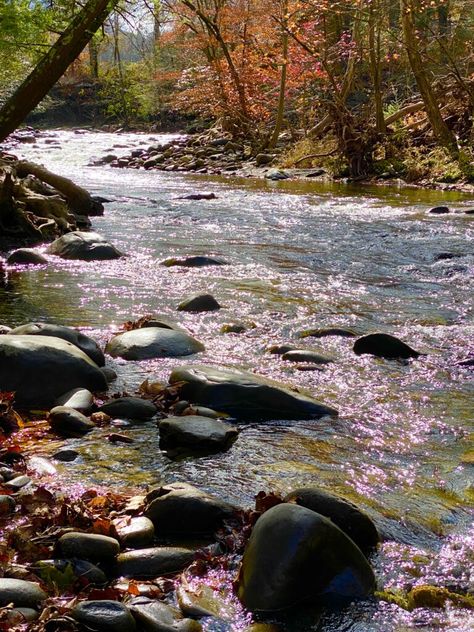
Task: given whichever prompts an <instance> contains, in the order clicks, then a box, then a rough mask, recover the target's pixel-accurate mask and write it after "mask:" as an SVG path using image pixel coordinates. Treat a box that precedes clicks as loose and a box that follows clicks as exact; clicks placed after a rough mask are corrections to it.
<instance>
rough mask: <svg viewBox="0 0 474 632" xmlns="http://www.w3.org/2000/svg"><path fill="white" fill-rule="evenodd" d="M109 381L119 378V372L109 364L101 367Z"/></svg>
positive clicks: (108, 382)
mask: <svg viewBox="0 0 474 632" xmlns="http://www.w3.org/2000/svg"><path fill="white" fill-rule="evenodd" d="M100 370H101V371H102V373H103V375H104V377H105V379H106V381H107V384H110V382H113V381H114V380H116V379H117V373H116V372H115V371H114V370H113V369H112V368H110V367H109V366H103V367H101V369H100Z"/></svg>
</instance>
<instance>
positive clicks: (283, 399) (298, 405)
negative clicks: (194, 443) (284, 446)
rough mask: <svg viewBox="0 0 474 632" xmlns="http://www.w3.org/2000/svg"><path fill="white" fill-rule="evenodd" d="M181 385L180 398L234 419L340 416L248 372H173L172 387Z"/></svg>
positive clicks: (206, 369) (198, 369)
mask: <svg viewBox="0 0 474 632" xmlns="http://www.w3.org/2000/svg"><path fill="white" fill-rule="evenodd" d="M180 382H182V383H183V384H182V385H181V386H180V387H179V396H180V397H181V398H183V399H186V400H188V401H190V402H192V403H193V404H198V405H201V406H207V407H209V408H212V409H214V410H218V411H222V412H224V413H227V414H229V415H230V416H231V417H234V418H235V419H242V420H252V421H257V420H262V419H315V418H319V417H323V416H324V415H333V416H334V415H337V411H336V410H335V409H334V408H330V407H328V406H325V405H324V404H322V403H320V402H318V401H317V400H315V399H313V398H312V397H310V396H307V395H303V394H301V393H298V392H296V391H292V390H290V389H288V388H285V387H284V386H283V385H281V384H279V383H277V382H273V381H271V380H267V379H266V378H264V377H261V376H258V375H254V374H253V373H247V372H245V371H234V370H230V369H216V368H213V367H208V366H195V367H192V366H191V367H183V368H178V369H175V370H174V371H172V373H171V376H170V383H171V384H177V383H180Z"/></svg>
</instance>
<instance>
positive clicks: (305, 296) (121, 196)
mask: <svg viewBox="0 0 474 632" xmlns="http://www.w3.org/2000/svg"><path fill="white" fill-rule="evenodd" d="M56 138H57V140H58V141H59V143H60V144H59V145H58V146H55V145H51V144H45V142H44V139H41V140H39V141H38V144H37V145H36V146H22V147H21V148H20V149H18V150H17V151H16V153H17V154H18V155H20V156H21V157H26V158H28V159H31V160H34V161H36V162H40V163H43V164H45V165H46V166H47V167H48V168H50V169H52V170H53V171H56V172H58V173H61V174H63V175H66V176H68V177H70V178H72V179H73V180H74V181H76V182H77V183H79V184H82V185H83V186H85V187H86V188H88V190H89V191H91V193H93V194H95V195H102V196H104V197H107V198H109V199H111V200H113V201H112V203H110V204H107V205H106V212H105V215H104V216H103V217H99V218H93V228H94V229H95V230H96V231H97V232H99V233H101V234H102V235H104V236H105V237H107V238H108V239H110V241H111V242H112V243H114V244H115V245H116V246H118V247H119V248H120V249H122V250H123V251H125V252H126V253H128V256H127V257H126V258H124V259H120V260H118V261H113V262H95V263H83V262H67V261H61V260H59V259H58V260H56V259H54V258H53V257H52V258H51V263H50V265H48V266H47V267H43V268H39V269H32V268H31V269H25V268H23V269H21V268H18V269H16V270H13V271H11V273H10V275H9V285H8V287H7V289H0V323H5V324H8V325H10V326H13V325H17V324H22V323H25V322H29V321H32V320H42V321H46V322H53V323H59V324H65V325H70V326H76V327H80V328H82V329H83V330H84V331H85V332H86V333H88V334H89V335H91V336H92V337H94V338H96V339H97V340H99V341H100V342H102V343H103V342H105V341H106V340H107V339H108V338H109V337H110V336H111V334H112V333H113V332H114V331H116V330H117V328H118V326H119V325H120V324H121V323H122V322H124V321H126V320H130V319H135V318H138V317H140V316H142V315H144V314H164V315H167V316H169V317H174V318H175V319H176V320H177V321H178V322H180V323H181V324H182V325H184V326H185V327H187V328H188V329H189V331H191V332H192V333H193V335H195V336H196V337H197V338H198V339H199V340H201V341H202V342H204V344H205V345H206V349H207V351H206V352H205V353H203V354H200V355H199V357H195V358H192V357H191V358H185V359H183V360H176V359H173V360H168V359H165V360H157V361H151V362H141V363H134V362H128V363H127V362H121V361H119V362H117V361H111V362H110V365H111V366H113V367H114V368H115V369H116V370H117V372H118V374H119V379H118V381H117V382H115V383H114V384H113V386H112V389H113V391H124V390H127V391H129V392H132V391H134V390H135V389H136V388H137V387H138V385H139V384H140V383H141V382H142V381H143V380H144V379H145V378H149V379H158V380H166V378H167V376H168V374H169V372H170V369H171V368H173V367H175V366H178V365H184V364H190V363H205V364H213V365H216V366H219V365H220V366H234V367H238V368H243V369H247V370H251V371H256V372H258V373H260V374H263V375H266V376H269V377H272V378H274V379H277V380H280V381H283V382H286V383H288V384H291V385H294V386H298V387H302V388H305V389H307V390H308V391H310V392H311V393H312V394H314V395H315V396H316V397H318V398H319V399H321V400H322V401H323V402H324V403H327V404H329V405H332V406H335V407H336V408H338V409H339V411H340V417H339V418H338V419H337V420H324V419H323V420H321V421H307V422H278V423H272V422H267V423H265V424H247V425H245V426H242V432H241V434H240V436H239V439H238V441H237V442H236V443H235V444H234V446H233V447H232V448H231V449H230V451H229V452H227V453H224V454H221V455H214V456H210V457H204V458H187V459H184V460H181V461H171V460H169V459H168V458H167V457H165V456H163V454H162V453H161V452H160V450H159V447H158V433H157V430H156V426H155V424H154V423H153V422H152V423H149V424H148V425H143V424H140V425H128V426H125V427H122V428H120V432H123V433H125V434H128V435H129V436H130V437H132V438H133V439H134V443H133V444H129V445H126V444H124V445H122V444H119V445H112V444H109V443H108V442H106V441H104V440H103V434H104V432H101V431H97V433H96V434H95V436H94V435H92V436H91V435H89V436H88V437H87V440H79V439H78V440H70V441H68V445H71V446H74V447H76V448H77V449H78V450H79V451H80V454H81V459H80V460H79V461H76V462H75V463H73V464H66V465H61V466H60V468H59V472H60V475H63V476H65V477H67V480H68V481H69V482H70V483H76V484H84V485H85V486H93V485H94V484H106V485H126V486H127V485H128V486H142V485H143V486H144V485H154V484H157V483H160V482H165V481H166V482H170V481H172V480H186V481H188V482H190V483H193V484H195V485H198V486H200V487H203V488H205V489H207V490H210V491H212V492H215V493H216V494H220V495H222V496H224V497H225V498H227V499H229V500H231V501H235V502H237V503H239V504H242V505H245V506H249V505H250V504H251V503H252V501H253V496H254V495H255V494H256V493H257V492H258V491H259V490H262V489H263V490H267V491H270V490H273V491H278V492H288V491H289V490H291V489H292V488H295V487H300V486H304V485H318V486H321V487H323V488H324V489H327V490H328V491H332V492H335V493H339V494H342V495H344V496H345V497H347V498H349V499H351V500H353V501H355V502H356V503H358V504H359V505H360V506H361V507H362V508H364V509H365V510H367V511H368V512H369V513H370V515H371V516H372V517H373V518H374V519H375V520H376V521H377V524H378V526H379V527H380V528H381V530H382V531H383V533H384V534H385V535H386V536H390V537H391V538H393V540H388V539H387V541H386V542H385V543H384V544H383V545H382V547H381V550H380V552H379V554H378V555H377V556H376V557H375V559H374V560H373V562H374V565H375V567H376V569H377V575H378V578H379V580H380V585H381V586H384V587H385V588H393V589H397V588H406V587H407V586H409V585H416V584H422V583H434V584H437V585H442V586H448V587H454V588H456V587H458V588H459V587H460V588H463V589H466V588H467V587H468V586H469V582H471V589H472V581H473V578H472V573H473V567H474V532H473V530H472V519H473V511H472V510H473V501H474V494H473V479H474V476H473V472H474V451H473V443H472V440H473V436H474V434H473V433H474V428H473V426H474V423H473V422H474V416H473V398H474V370H473V368H472V367H471V368H461V367H457V366H456V363H457V362H458V361H459V360H461V359H463V358H465V357H467V356H468V355H469V354H471V355H472V354H473V353H474V335H473V333H474V311H473V307H474V304H473V296H474V274H473V273H474V216H473V215H465V214H463V212H462V211H463V210H466V209H468V208H471V207H474V200H473V199H472V198H471V199H470V198H469V197H468V196H466V195H462V194H459V193H444V192H435V191H424V190H416V189H407V188H404V189H403V188H396V187H390V188H389V187H364V188H362V187H360V188H358V187H350V186H347V185H342V184H341V185H336V184H318V183H312V182H309V181H299V182H295V181H290V182H288V181H286V182H279V183H272V182H265V181H257V180H253V179H252V180H250V179H248V180H246V179H242V178H218V177H212V178H211V177H204V176H200V177H197V176H191V175H184V174H177V173H162V172H158V171H152V172H146V171H143V170H141V171H136V170H131V169H122V170H116V169H115V170H114V169H110V168H108V167H87V166H86V165H87V163H88V162H89V161H90V159H91V158H92V157H99V156H101V155H103V154H104V153H119V154H120V152H122V153H127V152H129V151H130V148H133V147H140V146H145V147H146V146H148V145H151V144H154V143H155V142H156V141H158V140H160V139H163V137H160V136H156V135H155V136H153V137H149V136H146V135H136V134H135V135H134V134H119V135H114V134H105V133H101V134H95V133H86V134H74V133H73V132H58V133H57V135H56ZM117 145H122V147H117ZM123 145H126V147H123ZM114 146H115V147H114ZM204 191H205V192H213V193H215V194H216V195H217V199H215V200H207V201H206V200H201V201H190V200H183V199H178V198H179V197H180V196H183V195H186V194H189V193H196V192H204ZM439 204H446V205H448V206H450V208H451V209H452V212H451V214H449V215H444V216H436V215H429V214H427V211H428V209H429V208H431V207H432V206H435V205H439ZM442 253H452V254H453V255H455V256H454V257H452V258H439V255H440V254H442ZM191 254H213V255H218V256H221V257H223V258H225V259H226V260H227V261H228V262H229V263H230V265H228V266H222V267H218V268H215V267H214V268H212V267H211V268H201V269H199V268H192V269H185V268H165V267H162V266H160V265H159V262H160V261H161V260H163V259H165V258H167V257H170V256H182V255H191ZM53 259H54V261H53ZM203 290H205V291H207V292H210V293H212V294H213V295H214V296H215V297H216V298H217V299H218V300H219V302H220V303H221V304H222V305H224V306H225V308H224V309H222V310H220V311H219V312H213V313H208V314H185V313H179V316H178V315H177V313H176V307H177V305H178V303H179V302H180V301H181V300H182V299H183V298H184V297H186V296H187V295H189V294H192V293H194V292H198V291H203ZM232 322H243V323H244V324H245V323H255V324H256V327H255V328H253V329H249V330H248V331H247V332H246V333H243V334H240V335H237V334H221V333H220V328H221V326H222V325H223V324H225V323H232ZM325 326H342V327H351V328H353V329H354V330H356V331H357V332H360V333H366V332H374V331H385V332H388V333H393V334H395V335H398V336H400V337H401V338H402V339H403V340H404V341H406V342H407V343H409V344H410V345H411V346H413V347H414V348H415V349H417V350H418V351H422V352H424V353H426V354H427V355H425V356H422V357H420V359H418V360H415V361H412V362H409V363H401V362H396V361H387V360H378V359H375V358H372V357H370V356H360V357H358V356H356V355H355V354H354V353H353V352H352V341H351V340H349V339H345V338H338V337H330V338H323V339H321V340H315V339H311V338H308V339H306V340H304V341H299V342H298V340H297V338H296V334H297V332H298V331H301V330H303V329H308V328H311V327H325ZM277 343H278V344H280V343H290V344H293V345H295V346H301V347H311V348H316V349H319V350H321V351H322V352H327V353H330V354H331V355H334V356H336V358H337V361H336V362H335V363H333V364H330V365H327V366H325V367H324V370H323V371H311V372H303V371H299V370H297V368H296V366H295V365H292V364H290V363H284V362H282V361H281V359H280V358H279V357H278V356H275V355H270V354H268V353H265V351H264V350H265V348H266V347H267V346H268V345H270V344H277ZM58 445H59V442H57V443H56V442H55V443H54V444H52V443H50V444H48V445H44V446H42V449H43V453H44V454H46V455H48V454H51V453H52V452H53V451H54V450H55V449H56V448H57V447H58ZM315 570H317V569H315ZM245 621H246V617H245V614H244V613H242V612H239V613H236V614H235V616H234V617H233V618H232V617H231V622H227V623H220V624H216V623H215V622H214V623H209V624H208V628H206V629H209V630H212V631H216V630H222V631H224V630H226V631H227V630H229V631H230V630H232V631H237V630H240V629H242V628H243V627H245ZM216 625H217V627H216ZM473 627H474V617H473V616H472V615H469V613H468V612H467V611H460V610H456V609H455V608H451V609H448V610H447V611H444V610H439V611H436V610H431V611H428V610H417V611H415V612H412V613H407V612H405V611H403V610H401V609H400V608H398V607H397V606H392V605H388V604H383V603H381V604H377V603H373V604H369V605H367V604H362V605H361V604H359V605H354V606H351V607H349V608H348V609H347V610H346V611H344V612H343V613H342V614H341V613H338V614H327V613H326V614H324V615H323V617H322V619H320V620H319V621H316V619H313V618H311V617H309V618H307V619H305V620H304V621H299V622H296V621H295V619H294V618H293V619H292V623H287V624H285V627H284V629H285V630H291V632H297V631H299V632H307V631H309V630H322V631H324V632H329V631H334V632H336V631H342V630H345V631H349V630H350V631H351V632H366V631H367V632H372V631H374V632H375V631H377V632H379V631H380V632H382V631H384V632H385V631H392V630H393V631H397V632H401V631H405V630H414V629H417V630H423V631H425V632H428V631H431V630H449V631H451V632H454V631H456V632H461V631H463V632H464V631H466V632H467V630H472V629H473Z"/></svg>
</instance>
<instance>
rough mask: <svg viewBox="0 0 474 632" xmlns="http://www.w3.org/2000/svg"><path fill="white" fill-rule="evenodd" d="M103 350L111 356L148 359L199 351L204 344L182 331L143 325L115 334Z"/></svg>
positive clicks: (202, 348) (172, 356)
mask: <svg viewBox="0 0 474 632" xmlns="http://www.w3.org/2000/svg"><path fill="white" fill-rule="evenodd" d="M105 350H106V352H107V353H108V354H109V355H111V356H112V357H113V358H123V359H124V360H149V359H152V358H174V357H177V356H186V355H191V354H193V353H199V352H200V351H204V345H203V344H202V343H201V342H199V341H198V340H196V339H195V338H193V337H192V336H189V335H188V334H186V333H184V332H183V331H175V330H173V329H164V328H162V327H144V328H142V329H134V330H132V331H126V332H125V333H123V334H119V335H118V336H115V337H114V338H112V340H110V341H109V342H108V343H107V346H106V348H105Z"/></svg>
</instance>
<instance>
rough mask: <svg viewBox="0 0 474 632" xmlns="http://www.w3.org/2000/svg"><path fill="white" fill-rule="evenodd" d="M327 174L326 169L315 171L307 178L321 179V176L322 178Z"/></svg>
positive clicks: (308, 174)
mask: <svg viewBox="0 0 474 632" xmlns="http://www.w3.org/2000/svg"><path fill="white" fill-rule="evenodd" d="M325 173H326V172H325V170H324V169H313V170H312V171H311V172H310V173H307V174H306V178H319V176H322V175H324V174H325Z"/></svg>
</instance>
